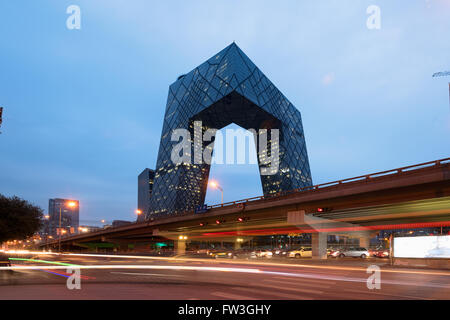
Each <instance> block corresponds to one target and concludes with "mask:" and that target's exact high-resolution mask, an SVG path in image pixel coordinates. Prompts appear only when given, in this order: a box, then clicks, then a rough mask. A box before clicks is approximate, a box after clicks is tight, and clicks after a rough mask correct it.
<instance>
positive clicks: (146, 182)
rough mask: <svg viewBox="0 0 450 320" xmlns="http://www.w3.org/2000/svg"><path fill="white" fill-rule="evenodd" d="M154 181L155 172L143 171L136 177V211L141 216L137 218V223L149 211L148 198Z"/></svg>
mask: <svg viewBox="0 0 450 320" xmlns="http://www.w3.org/2000/svg"><path fill="white" fill-rule="evenodd" d="M154 180H155V171H154V170H151V169H148V168H147V169H145V170H144V171H142V172H141V174H140V175H139V176H138V205H137V207H138V209H139V210H141V211H142V214H141V215H139V216H138V221H140V220H142V219H143V218H144V217H145V215H147V214H148V212H149V210H150V197H151V195H152V190H153V182H154Z"/></svg>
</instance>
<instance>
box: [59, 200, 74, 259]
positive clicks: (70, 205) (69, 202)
mask: <svg viewBox="0 0 450 320" xmlns="http://www.w3.org/2000/svg"><path fill="white" fill-rule="evenodd" d="M64 205H66V206H67V207H69V208H75V207H76V206H77V203H76V202H75V201H68V202H64ZM61 211H62V205H60V206H59V240H58V251H59V253H61V234H62V230H61V216H62V212H61ZM64 231H66V230H64ZM64 233H65V232H64Z"/></svg>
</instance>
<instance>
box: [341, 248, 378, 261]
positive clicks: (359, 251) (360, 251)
mask: <svg viewBox="0 0 450 320" xmlns="http://www.w3.org/2000/svg"><path fill="white" fill-rule="evenodd" d="M333 256H334V257H339V258H345V257H354V258H358V257H359V258H363V259H365V258H367V257H369V256H370V254H369V251H368V250H367V249H366V248H362V247H355V248H347V249H342V250H338V251H335V252H334V253H333Z"/></svg>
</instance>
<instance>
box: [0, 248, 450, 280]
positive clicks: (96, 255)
mask: <svg viewBox="0 0 450 320" xmlns="http://www.w3.org/2000/svg"><path fill="white" fill-rule="evenodd" d="M6 252H7V251H6ZM7 253H10V252H7ZM13 254H14V252H13ZM21 254H23V253H21ZM28 254H34V255H55V256H73V257H95V258H119V259H130V260H157V261H178V262H206V263H217V261H216V260H208V259H200V258H186V257H185V258H178V257H149V256H131V255H130V256H127V255H107V254H105V255H103V254H82V253H56V252H41V251H37V252H28ZM220 262H221V263H226V264H248V265H254V266H271V267H290V268H311V269H325V270H340V271H363V272H365V271H366V270H367V269H366V268H363V267H348V266H336V265H333V266H323V265H308V264H287V263H274V262H261V261H248V260H246V261H235V260H221V261H220ZM0 270H1V269H0ZM381 272H386V273H403V274H420V275H423V274H426V275H440V276H449V277H450V271H448V272H446V271H433V270H404V269H398V270H397V269H381Z"/></svg>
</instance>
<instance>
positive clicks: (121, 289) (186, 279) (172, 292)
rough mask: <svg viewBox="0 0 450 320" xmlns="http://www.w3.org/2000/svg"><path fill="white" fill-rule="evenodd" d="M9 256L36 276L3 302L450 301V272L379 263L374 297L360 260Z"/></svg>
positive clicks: (24, 277) (10, 277) (10, 278)
mask: <svg viewBox="0 0 450 320" xmlns="http://www.w3.org/2000/svg"><path fill="white" fill-rule="evenodd" d="M11 257H12V258H16V259H20V260H13V261H12V262H13V264H14V266H16V267H23V266H26V267H30V266H37V268H38V269H32V270H30V269H15V271H14V272H12V274H10V273H9V272H7V271H0V299H89V300H94V299H133V300H134V299H139V300H140V299H152V300H154V299H157V300H158V299H164V300H166V299H167V300H322V299H345V300H357V299H384V300H386V299H388V300H391V299H392V300H395V299H450V272H449V271H443V270H420V269H399V268H393V267H389V266H386V265H385V264H381V266H380V269H381V274H380V278H381V283H380V286H381V288H380V289H372V290H370V289H369V288H368V286H367V279H368V277H369V276H371V275H372V273H370V274H369V273H367V266H369V265H370V264H371V262H366V261H360V260H357V259H354V260H352V261H344V262H341V261H333V262H328V263H320V262H317V263H316V262H313V261H308V262H307V261H301V260H300V261H294V262H292V261H286V262H283V261H282V260H280V261H264V262H260V261H245V260H243V261H240V260H239V261H237V260H207V259H195V258H182V259H176V258H150V257H147V258H146V257H123V256H119V257H102V256H95V255H93V256H89V255H80V256H77V255H42V254H39V255H37V254H36V255H26V256H23V255H20V256H11ZM22 259H23V260H22ZM71 265H76V266H80V268H81V269H80V273H81V280H80V284H81V289H80V290H76V289H73V290H69V289H68V288H67V285H66V283H67V279H68V277H70V275H71V274H70V273H67V272H71V271H70V270H69V271H68V270H67V268H69V267H70V266H71ZM52 268H57V269H52ZM72 283H74V282H73V281H72Z"/></svg>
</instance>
